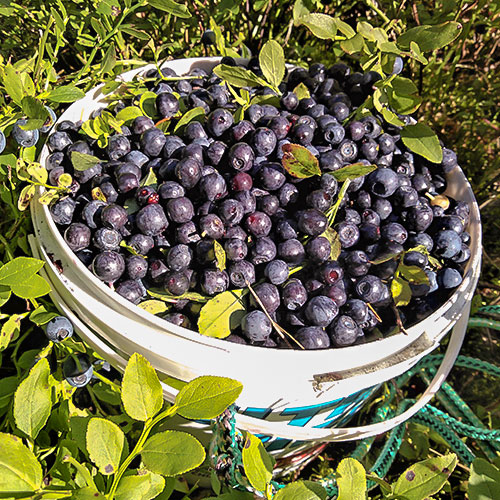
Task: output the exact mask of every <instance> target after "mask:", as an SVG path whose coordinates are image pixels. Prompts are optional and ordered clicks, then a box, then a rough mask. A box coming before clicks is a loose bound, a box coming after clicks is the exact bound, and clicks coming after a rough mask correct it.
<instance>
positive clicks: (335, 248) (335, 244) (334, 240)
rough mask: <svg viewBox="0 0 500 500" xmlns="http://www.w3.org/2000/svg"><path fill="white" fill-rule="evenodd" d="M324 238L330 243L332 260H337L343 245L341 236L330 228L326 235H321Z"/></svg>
mask: <svg viewBox="0 0 500 500" xmlns="http://www.w3.org/2000/svg"><path fill="white" fill-rule="evenodd" d="M321 236H323V238H326V239H327V240H328V241H329V243H330V247H331V249H330V260H335V261H336V260H337V259H338V258H339V255H340V251H341V250H342V244H341V243H340V238H339V235H338V234H337V231H335V229H333V228H331V227H328V228H327V229H326V231H325V232H324V233H322V234H321Z"/></svg>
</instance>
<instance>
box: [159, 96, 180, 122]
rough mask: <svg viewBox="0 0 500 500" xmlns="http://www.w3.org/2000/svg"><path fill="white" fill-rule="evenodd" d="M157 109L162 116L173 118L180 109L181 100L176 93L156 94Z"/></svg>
mask: <svg viewBox="0 0 500 500" xmlns="http://www.w3.org/2000/svg"><path fill="white" fill-rule="evenodd" d="M156 109H157V110H158V113H159V115H160V116H161V117H162V118H167V119H169V118H172V117H173V116H175V115H176V114H177V112H178V111H179V101H178V100H177V97H175V95H173V94H170V93H169V92H162V93H161V94H158V95H157V96H156Z"/></svg>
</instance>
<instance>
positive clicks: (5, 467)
mask: <svg viewBox="0 0 500 500" xmlns="http://www.w3.org/2000/svg"><path fill="white" fill-rule="evenodd" d="M42 480H43V475H42V467H41V465H40V463H39V462H38V460H37V459H36V457H35V455H34V454H33V452H32V451H31V450H29V449H28V448H27V447H26V446H24V445H23V442H22V441H21V438H19V437H17V436H13V435H12V434H4V433H0V491H2V492H9V493H15V492H22V491H36V490H38V489H39V488H40V487H41V486H42ZM26 496H28V495H26Z"/></svg>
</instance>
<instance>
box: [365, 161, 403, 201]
mask: <svg viewBox="0 0 500 500" xmlns="http://www.w3.org/2000/svg"><path fill="white" fill-rule="evenodd" d="M366 182H367V185H368V187H369V189H370V190H371V192H372V193H373V194H374V195H376V196H379V197H381V198H388V197H389V196H391V195H392V194H394V193H395V191H396V189H397V188H398V187H399V178H398V175H397V174H396V172H394V170H391V169H390V168H378V169H377V170H374V171H373V172H371V173H370V174H368V176H367V179H366Z"/></svg>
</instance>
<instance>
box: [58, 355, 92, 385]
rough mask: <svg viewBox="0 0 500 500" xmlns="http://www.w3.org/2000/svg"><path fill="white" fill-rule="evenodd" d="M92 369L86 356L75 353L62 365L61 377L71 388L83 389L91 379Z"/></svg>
mask: <svg viewBox="0 0 500 500" xmlns="http://www.w3.org/2000/svg"><path fill="white" fill-rule="evenodd" d="M93 373H94V368H93V366H92V365H91V364H90V359H89V357H88V356H87V355H86V354H80V353H77V354H75V355H71V356H70V357H68V358H66V359H65V360H64V363H63V375H64V378H65V379H66V381H67V382H68V383H69V384H70V385H71V386H72V387H77V388H80V387H85V386H86V385H87V384H88V383H89V382H90V381H91V379H92V375H93Z"/></svg>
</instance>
